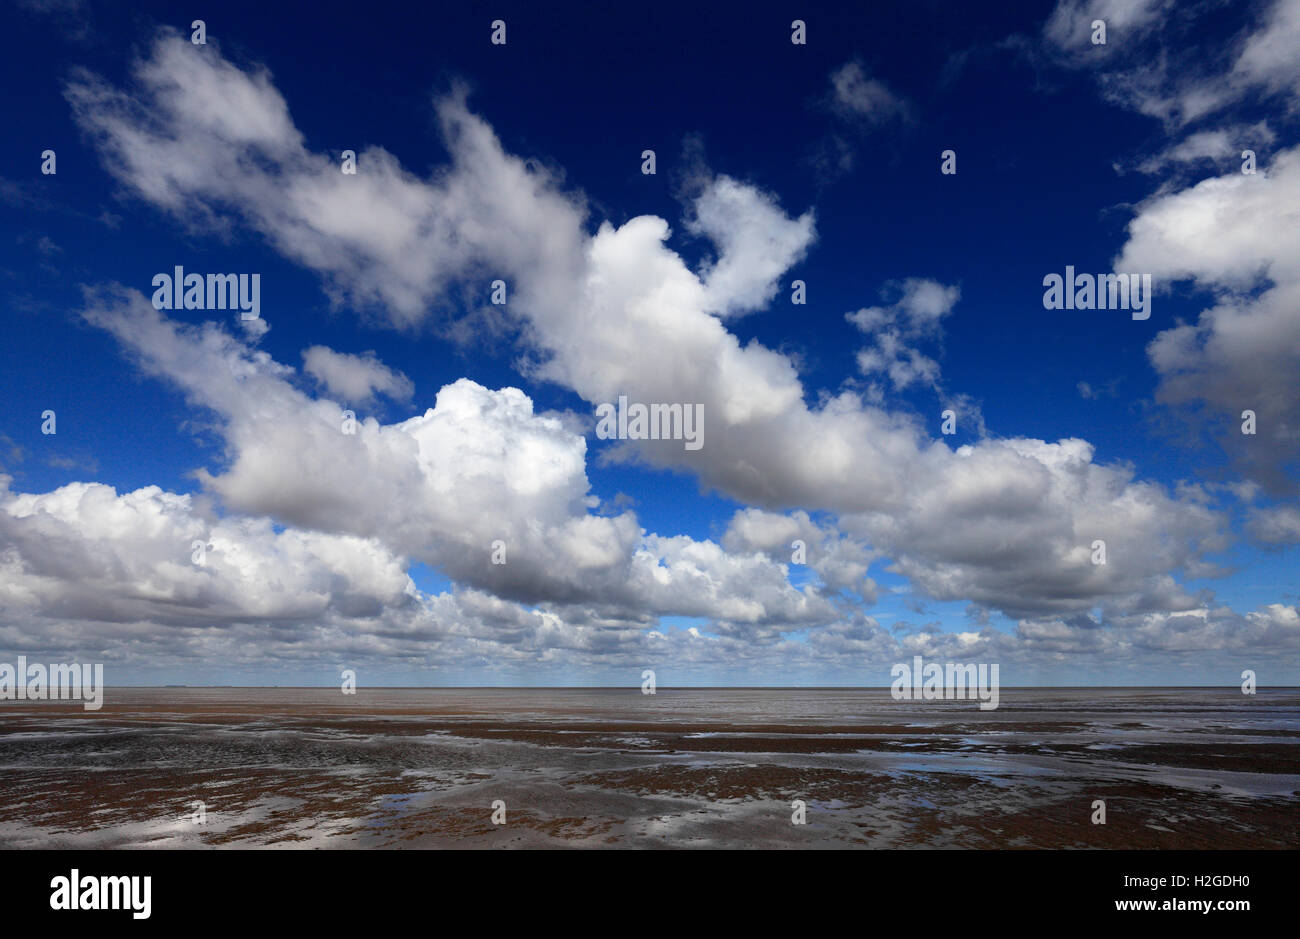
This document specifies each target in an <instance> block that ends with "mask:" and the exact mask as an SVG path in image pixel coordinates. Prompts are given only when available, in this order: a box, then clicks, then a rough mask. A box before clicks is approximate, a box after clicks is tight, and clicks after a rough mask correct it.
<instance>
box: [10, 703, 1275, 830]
mask: <svg viewBox="0 0 1300 939" xmlns="http://www.w3.org/2000/svg"><path fill="white" fill-rule="evenodd" d="M494 815H495V821H497V822H503V823H501V824H495V823H494ZM1103 817H1104V822H1102V821H1101V820H1100V819H1102V818H1103ZM1297 846H1300V689H1294V688H1284V689H1277V688H1261V689H1259V690H1258V693H1257V694H1256V695H1254V696H1247V695H1243V694H1242V693H1241V692H1240V690H1238V689H1236V688H1230V689H1217V688H1091V689H1089V688H1068V689H1052V688H1026V689H1007V688H1004V689H1002V691H1001V696H1000V706H999V707H998V708H997V709H996V710H993V711H981V710H979V708H978V707H977V703H976V702H974V701H895V700H893V699H892V698H891V697H890V694H889V690H888V689H879V688H870V689H850V688H830V689H806V688H790V689H774V688H763V689H735V688H720V689H698V688H695V689H671V688H662V687H661V688H659V689H658V693H657V694H655V695H643V694H641V692H640V689H639V688H629V689H611V688H591V689H578V688H555V689H549V688H528V689H491V688H475V689H442V688H438V689H429V688H424V689H388V688H385V689H358V691H357V693H356V694H355V695H344V694H342V693H341V692H340V691H339V690H338V689H337V688H333V689H324V688H198V687H189V688H175V687H172V688H130V689H124V688H108V689H107V690H106V692H105V696H104V706H103V708H102V709H101V710H99V711H95V712H90V711H85V710H84V709H83V708H82V707H81V704H80V702H67V701H62V702H59V701H56V702H48V701H21V702H17V701H5V702H0V847H4V848H37V847H41V848H59V847H76V848H118V847H181V848H186V847H193V848H205V847H283V848H306V847H313V848H314V847H325V848H371V847H412V848H426V847H456V848H524V847H571V848H709V847H714V848H807V847H817V848H855V847H861V848H1084V849H1086V848H1287V847H1297Z"/></svg>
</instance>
